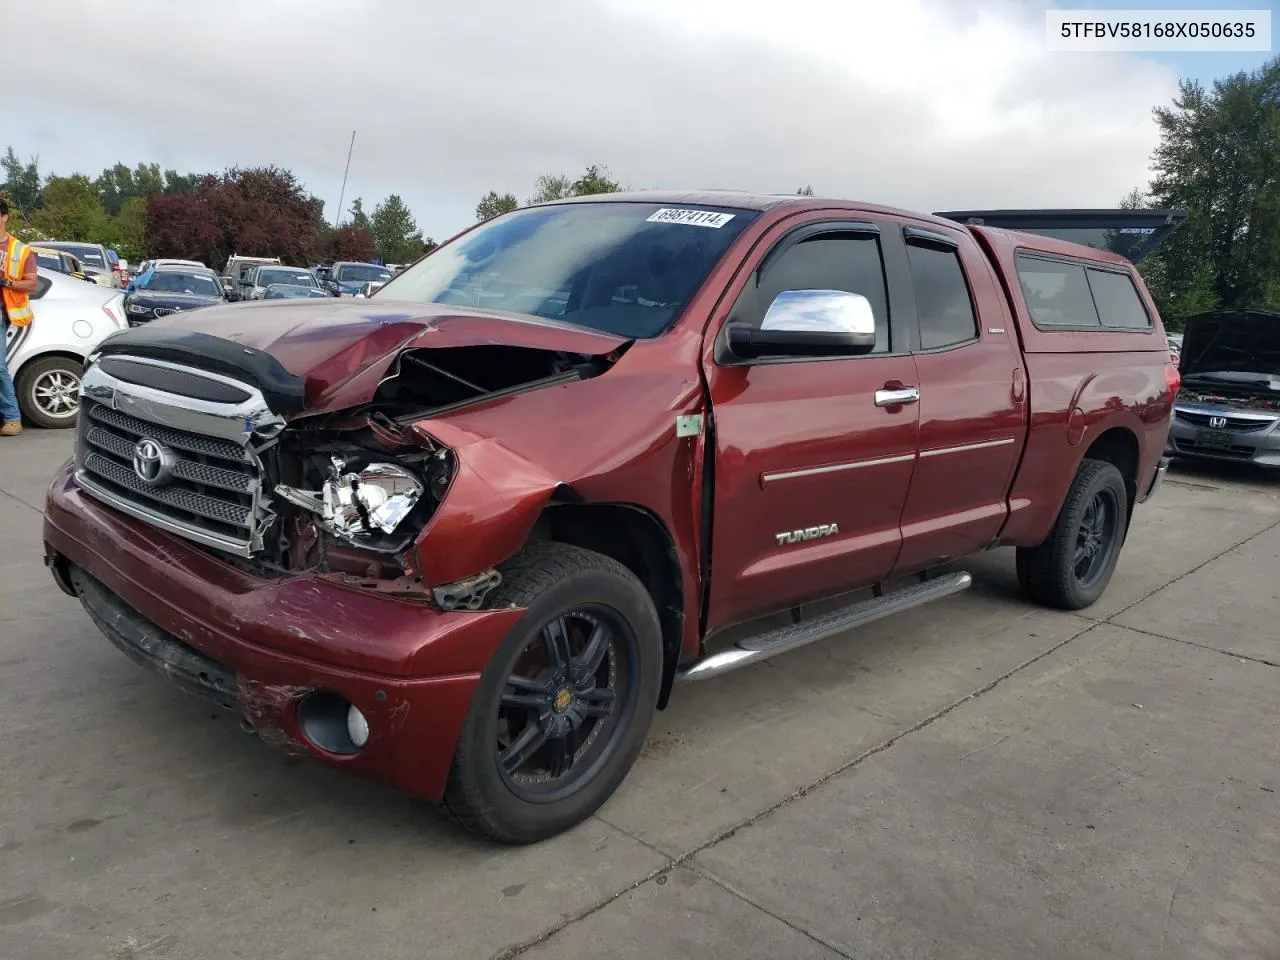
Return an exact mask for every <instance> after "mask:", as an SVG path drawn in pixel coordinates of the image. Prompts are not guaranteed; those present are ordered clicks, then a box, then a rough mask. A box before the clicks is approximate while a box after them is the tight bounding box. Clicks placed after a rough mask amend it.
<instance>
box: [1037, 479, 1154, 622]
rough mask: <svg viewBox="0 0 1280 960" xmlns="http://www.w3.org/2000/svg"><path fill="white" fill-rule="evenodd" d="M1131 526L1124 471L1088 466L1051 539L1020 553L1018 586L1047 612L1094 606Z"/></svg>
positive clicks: (1069, 496)
mask: <svg viewBox="0 0 1280 960" xmlns="http://www.w3.org/2000/svg"><path fill="white" fill-rule="evenodd" d="M1128 520H1129V496H1128V491H1127V490H1126V489H1125V485H1124V477H1123V476H1121V475H1120V471H1119V470H1117V469H1116V468H1115V466H1114V465H1113V464H1110V463H1107V462H1105V461H1102V460H1085V461H1084V463H1083V464H1081V466H1080V469H1079V471H1078V472H1077V473H1076V477H1075V480H1074V481H1073V482H1072V484H1071V489H1070V490H1068V491H1067V498H1066V500H1065V502H1064V503H1063V505H1062V509H1061V511H1059V513H1058V520H1057V522H1056V523H1055V524H1054V527H1053V532H1052V533H1050V534H1049V538H1048V539H1047V540H1045V542H1044V543H1042V544H1040V545H1039V546H1036V547H1019V548H1018V554H1017V570H1018V583H1019V584H1020V585H1021V586H1022V588H1023V589H1024V590H1025V591H1026V592H1027V593H1028V594H1029V595H1030V597H1031V599H1033V600H1035V601H1036V602H1037V603H1041V604H1044V605H1045V606H1048V607H1057V608H1058V609H1060V610H1081V609H1083V608H1085V607H1087V606H1089V605H1091V604H1092V603H1094V602H1095V601H1096V600H1097V599H1098V598H1099V597H1100V596H1102V593H1103V591H1104V590H1106V589H1107V584H1109V583H1110V582H1111V575H1112V573H1114V572H1115V568H1116V561H1117V560H1119V559H1120V548H1121V547H1122V546H1123V545H1124V537H1125V532H1126V530H1127V527H1128Z"/></svg>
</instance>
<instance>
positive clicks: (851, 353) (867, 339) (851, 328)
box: [725, 290, 876, 360]
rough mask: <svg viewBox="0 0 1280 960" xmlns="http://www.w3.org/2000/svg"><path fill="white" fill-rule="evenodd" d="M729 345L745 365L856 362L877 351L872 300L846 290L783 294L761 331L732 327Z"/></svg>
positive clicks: (728, 331)
mask: <svg viewBox="0 0 1280 960" xmlns="http://www.w3.org/2000/svg"><path fill="white" fill-rule="evenodd" d="M725 345H726V346H727V347H728V348H729V352H730V353H732V354H733V355H734V356H735V357H737V358H739V359H741V360H755V359H757V358H758V357H855V356H860V355H862V354H865V353H870V352H871V351H872V350H874V349H875V347H876V318H875V313H874V312H873V311H872V309H871V301H870V300H868V299H867V298H866V297H864V296H862V294H860V293H846V292H844V291H843V290H784V291H783V292H782V293H780V294H778V296H777V297H776V298H775V299H774V301H773V303H771V304H770V305H769V309H768V311H767V312H766V313H765V315H764V320H763V321H762V322H761V323H760V326H758V327H754V326H752V325H751V324H749V323H731V324H729V326H728V327H726V328H725Z"/></svg>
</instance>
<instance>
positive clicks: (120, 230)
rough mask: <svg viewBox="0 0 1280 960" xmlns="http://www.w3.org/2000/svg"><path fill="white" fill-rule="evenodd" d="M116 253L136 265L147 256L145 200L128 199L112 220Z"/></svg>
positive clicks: (143, 198)
mask: <svg viewBox="0 0 1280 960" xmlns="http://www.w3.org/2000/svg"><path fill="white" fill-rule="evenodd" d="M113 226H114V228H115V229H114V231H113V232H114V233H115V248H116V252H118V253H119V254H120V256H122V257H124V258H125V259H126V260H130V261H132V262H134V263H138V262H140V261H142V260H143V259H145V258H146V256H147V199H146V197H130V198H129V199H128V200H126V201H125V202H124V203H123V204H122V205H121V207H120V213H119V214H117V215H116V217H115V218H114V224H113Z"/></svg>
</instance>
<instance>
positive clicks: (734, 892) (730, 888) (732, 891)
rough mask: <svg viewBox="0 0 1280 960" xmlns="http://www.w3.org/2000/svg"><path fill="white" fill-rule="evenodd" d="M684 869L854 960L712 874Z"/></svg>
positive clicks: (786, 925) (811, 932) (696, 869)
mask: <svg viewBox="0 0 1280 960" xmlns="http://www.w3.org/2000/svg"><path fill="white" fill-rule="evenodd" d="M684 869H685V870H689V871H690V872H692V873H694V874H696V875H698V876H699V877H701V878H702V879H703V880H706V881H707V882H708V883H713V884H715V885H716V886H717V887H719V888H720V889H721V890H723V891H724V892H725V893H727V894H729V895H730V896H732V897H737V898H738V899H739V900H741V901H742V902H743V903H745V904H746V905H747V906H749V907H754V908H755V909H756V910H759V911H760V912H761V913H763V914H764V915H765V916H767V917H772V918H773V919H774V920H777V921H778V922H779V923H781V924H782V925H783V926H785V927H788V928H790V929H791V930H794V931H795V932H796V933H798V934H800V935H801V936H803V937H807V938H808V939H810V940H812V941H813V942H814V943H816V944H818V945H819V946H822V947H826V948H827V949H828V950H830V951H831V952H832V953H834V954H836V955H837V956H840V957H844V958H845V960H854V958H853V954H851V953H847V952H846V951H845V950H843V949H841V948H840V946H839V945H838V944H835V943H832V942H831V941H830V940H827V939H826V938H824V937H822V936H820V935H819V934H817V933H814V932H813V931H812V930H808V929H806V928H805V927H803V926H801V925H800V924H799V923H796V922H795V921H793V920H788V919H787V918H786V917H784V916H782V915H781V914H778V913H775V912H774V911H773V910H771V909H769V908H768V907H766V906H765V905H764V904H763V903H759V902H757V901H756V900H754V899H752V898H751V897H749V896H748V895H747V894H745V893H743V892H742V891H741V890H739V889H737V888H736V887H734V886H732V885H731V884H729V883H727V882H726V881H724V880H721V879H720V878H719V877H717V876H715V875H714V874H712V873H709V872H708V871H706V870H703V869H701V868H700V867H698V866H697V865H696V864H686V865H685V867H684Z"/></svg>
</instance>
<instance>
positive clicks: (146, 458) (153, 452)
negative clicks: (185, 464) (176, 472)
mask: <svg viewBox="0 0 1280 960" xmlns="http://www.w3.org/2000/svg"><path fill="white" fill-rule="evenodd" d="M174 459H175V458H174V455H173V451H171V450H169V449H168V448H167V447H162V446H161V445H160V444H158V443H156V441H154V440H148V439H146V438H145V437H144V438H143V439H141V440H139V441H138V442H137V444H135V445H134V448H133V472H134V473H136V474H137V475H138V479H139V480H141V481H143V482H144V483H149V484H152V485H153V486H156V485H159V484H162V483H165V482H166V481H168V479H169V475H170V474H171V473H172V472H173V464H174Z"/></svg>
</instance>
